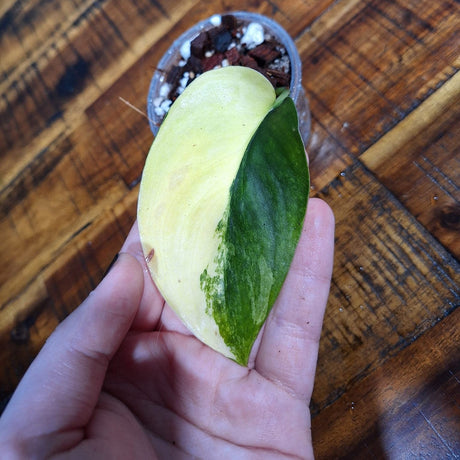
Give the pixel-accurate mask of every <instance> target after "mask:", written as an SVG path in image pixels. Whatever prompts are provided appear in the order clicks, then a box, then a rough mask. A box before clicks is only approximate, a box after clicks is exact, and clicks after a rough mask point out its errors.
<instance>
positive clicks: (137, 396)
mask: <svg viewBox="0 0 460 460" xmlns="http://www.w3.org/2000/svg"><path fill="white" fill-rule="evenodd" d="M307 230H308V231H307ZM333 234H334V224H333V215H332V213H331V211H330V209H329V208H328V207H327V205H325V203H324V202H322V201H320V200H316V199H312V200H310V203H309V209H308V212H307V218H306V222H305V226H304V231H303V233H302V236H301V240H300V243H299V246H298V248H297V251H296V254H295V257H294V260H293V263H292V265H291V269H290V272H289V274H288V276H287V278H286V281H285V283H284V286H283V288H282V290H281V293H280V295H279V297H278V299H277V301H276V303H275V305H274V307H273V310H272V312H271V313H270V315H269V318H268V320H267V322H266V324H265V326H264V329H263V331H262V333H261V334H260V335H259V338H258V340H257V341H256V344H255V346H254V349H253V353H252V356H251V358H250V363H249V364H250V365H249V367H248V368H246V367H242V366H239V365H238V364H236V363H234V362H233V361H231V360H229V359H227V358H224V357H223V356H221V355H220V354H218V353H216V352H214V351H213V350H211V349H210V348H208V347H207V346H205V345H203V344H202V343H201V342H200V341H198V340H197V339H196V338H195V337H193V336H191V335H190V333H189V331H188V330H187V329H186V328H185V326H184V325H183V324H182V323H181V322H180V321H179V319H178V318H177V317H176V316H175V314H174V313H173V312H172V310H171V309H170V308H169V307H168V306H167V305H165V302H164V300H163V299H162V297H161V296H160V294H159V292H158V291H157V290H156V288H155V286H154V284H153V283H152V282H151V279H150V275H149V273H148V270H147V267H146V265H145V261H144V258H143V254H142V250H141V247H140V242H139V235H138V232H137V226H136V225H135V226H134V227H133V230H132V231H131V233H130V235H129V236H128V238H127V240H126V242H125V244H124V246H123V248H122V251H121V254H122V255H121V257H120V258H119V261H118V262H117V263H116V264H115V267H113V268H112V270H111V271H110V273H109V275H108V276H107V277H106V278H105V279H104V280H103V281H102V283H101V284H100V285H99V286H98V288H97V289H96V290H95V291H94V292H93V293H92V294H91V295H90V296H89V297H88V299H87V300H86V301H85V302H84V303H83V304H82V305H81V306H80V307H79V308H78V309H77V310H76V311H75V312H74V313H73V314H72V315H70V317H69V318H67V319H66V320H65V321H64V322H63V323H61V325H60V326H59V327H58V328H57V330H56V331H55V332H54V333H53V334H52V336H51V337H50V338H49V339H48V341H47V343H46V345H45V346H44V347H43V349H42V351H41V352H40V354H39V356H38V357H37V359H36V360H35V361H34V362H33V363H32V365H31V366H30V368H29V370H28V371H27V373H26V375H25V376H24V378H23V380H22V381H21V383H20V385H19V386H18V388H17V390H16V392H15V394H14V395H13V398H12V399H11V401H10V403H9V405H8V406H7V408H6V409H5V411H4V413H3V414H2V417H1V418H0V454H3V453H5V454H6V455H5V457H6V458H10V457H11V458H17V457H19V458H23V457H28V456H33V457H34V458H48V457H50V456H55V457H64V458H68V457H71V458H155V457H156V456H158V457H159V458H172V459H176V458H224V459H225V458H232V459H233V458H263V459H266V458H277V459H278V458H313V450H312V445H311V435H310V416H309V411H308V404H309V401H310V398H311V393H312V387H313V379H314V374H315V366H316V359H317V353H318V343H319V337H320V333H321V326H322V319H323V314H324V308H325V305H326V301H327V297H328V293H329V282H330V277H331V271H332V257H333Z"/></svg>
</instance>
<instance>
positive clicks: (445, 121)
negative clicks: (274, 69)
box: [0, 0, 460, 459]
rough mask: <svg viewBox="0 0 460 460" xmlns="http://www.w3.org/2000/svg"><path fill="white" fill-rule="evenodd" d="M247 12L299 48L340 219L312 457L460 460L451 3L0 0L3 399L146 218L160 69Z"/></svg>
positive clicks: (315, 134) (317, 175)
mask: <svg viewBox="0 0 460 460" xmlns="http://www.w3.org/2000/svg"><path fill="white" fill-rule="evenodd" d="M240 9H246V10H248V11H255V12H259V13H263V14H265V15H267V16H270V17H273V18H274V19H276V20H277V21H278V22H279V23H280V24H281V25H282V26H284V27H285V28H286V29H287V30H288V31H289V33H290V34H291V35H292V37H293V38H294V39H295V42H296V45H297V47H298V49H299V53H300V55H301V59H302V62H303V84H304V87H305V90H306V93H307V96H308V98H309V101H310V105H311V112H312V134H311V139H310V143H309V146H308V151H309V155H310V159H311V176H312V194H313V195H316V196H319V197H321V198H323V199H324V200H326V201H327V202H328V203H329V204H330V206H331V207H332V208H333V210H334V212H335V216H336V223H337V228H336V253H335V267H334V275H333V281H332V289H331V294H330V299H329V303H328V307H327V312H326V317H325V323H324V329H323V334H322V339H321V347H320V355H319V362H318V370H317V379H316V385H315V390H314V395H313V399H312V403H311V409H312V413H313V427H312V429H313V439H314V449H315V452H316V456H317V458H319V459H330V458H353V459H356V458H397V459H399V458H436V459H447V458H459V455H460V435H459V433H460V403H459V401H460V386H459V379H460V311H458V310H457V306H458V304H459V257H460V232H459V230H460V192H459V182H460V180H459V179H460V164H459V162H460V160H459V159H460V156H459V137H460V117H459V115H460V73H459V72H458V68H459V64H460V59H459V50H460V38H459V29H460V4H459V2H458V1H456V0H443V1H431V0H363V1H358V0H316V1H313V0H289V1H288V0H266V1H264V0H260V1H259V0H248V1H246V2H244V1H238V0H225V1H223V0H221V1H217V0H201V1H199V0H181V1H169V0H153V1H148V0H136V1H125V2H122V1H120V0H101V1H93V0H29V1H28V2H25V1H21V0H3V1H2V3H1V5H0V18H1V19H0V71H1V76H2V78H1V81H0V86H1V91H0V92H1V99H0V117H1V119H0V128H1V129H0V151H1V162H0V190H1V192H0V193H1V195H0V209H1V210H0V235H1V237H0V254H1V265H0V266H1V268H0V362H1V366H0V391H1V395H0V396H1V399H2V400H3V403H5V402H6V401H7V399H8V396H9V395H10V394H11V392H12V391H13V390H14V388H15V386H16V384H17V382H18V380H19V379H20V377H21V376H22V374H23V373H24V371H25V370H26V368H27V366H28V365H29V363H30V361H31V360H32V359H33V357H34V356H35V354H36V353H37V351H38V350H39V349H40V347H41V346H42V344H43V342H44V341H45V340H46V338H47V336H48V335H49V334H50V333H51V331H52V330H53V329H54V328H55V327H56V325H57V324H58V323H59V321H61V320H62V319H63V318H64V317H65V316H66V315H67V314H68V313H69V312H70V311H72V310H73V309H74V308H75V307H76V306H77V305H79V303H80V302H81V301H82V300H83V299H84V298H85V297H86V296H87V294H88V293H89V292H90V291H91V290H92V289H93V288H94V287H95V286H96V285H97V283H98V282H99V281H100V279H101V277H102V276H103V274H104V272H105V270H106V268H107V266H108V265H109V263H110V262H111V260H112V258H113V257H114V255H115V254H116V253H117V251H118V250H119V248H120V246H121V244H122V242H123V240H124V238H125V236H126V234H127V232H128V230H129V228H130V227H131V225H132V223H133V221H134V219H135V215H136V201H137V196H138V190H139V180H140V176H141V171H142V168H143V164H144V160H145V157H146V153H147V151H148V149H149V146H150V144H151V142H152V139H153V136H152V134H151V131H150V129H149V125H148V120H147V118H146V116H145V115H144V114H145V112H146V95H147V90H148V87H149V83H150V79H151V77H152V73H153V71H154V69H155V66H156V64H157V62H158V60H159V59H160V57H161V56H162V54H163V53H164V52H165V51H166V49H167V48H168V47H169V45H170V44H171V42H172V40H173V39H174V38H176V37H177V36H178V35H179V34H180V33H182V32H183V31H185V30H186V29H188V28H189V27H191V26H192V25H193V24H194V23H195V22H197V21H198V20H201V19H204V18H206V17H208V16H210V15H212V14H214V13H221V12H225V11H232V10H240Z"/></svg>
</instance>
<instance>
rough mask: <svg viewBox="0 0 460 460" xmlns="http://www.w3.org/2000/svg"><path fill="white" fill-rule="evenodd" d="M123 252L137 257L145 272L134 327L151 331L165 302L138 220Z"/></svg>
mask: <svg viewBox="0 0 460 460" xmlns="http://www.w3.org/2000/svg"><path fill="white" fill-rule="evenodd" d="M121 252H127V253H128V254H131V255H132V256H133V257H135V258H136V259H137V261H138V262H139V264H140V265H141V267H142V269H143V272H144V292H143V294H142V299H141V303H140V306H139V310H138V312H137V314H136V317H135V318H134V321H133V325H132V328H133V329H135V330H139V331H151V330H153V329H155V328H156V327H157V325H158V321H159V319H160V316H161V313H162V310H163V307H164V303H165V302H164V300H163V297H162V296H161V294H160V292H159V291H158V289H157V287H156V286H155V283H154V282H153V280H152V277H151V276H150V272H149V269H148V267H147V263H146V261H145V256H144V253H143V251H142V246H141V240H140V236H139V229H138V226H137V221H136V222H135V223H134V225H133V226H132V228H131V231H130V232H129V234H128V237H127V238H126V241H125V243H124V244H123V247H122V249H121Z"/></svg>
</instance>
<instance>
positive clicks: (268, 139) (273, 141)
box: [201, 98, 309, 364]
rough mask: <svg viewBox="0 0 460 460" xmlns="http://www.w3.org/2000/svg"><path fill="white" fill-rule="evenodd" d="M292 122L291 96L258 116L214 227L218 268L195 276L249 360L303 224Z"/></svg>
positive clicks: (304, 171)
mask: <svg viewBox="0 0 460 460" xmlns="http://www.w3.org/2000/svg"><path fill="white" fill-rule="evenodd" d="M297 126H298V120H297V112H296V109H295V106H294V103H293V101H292V99H291V98H286V99H284V101H282V102H281V104H279V105H276V104H275V107H274V109H273V110H272V111H270V112H269V113H268V114H267V116H266V117H265V119H264V120H263V121H262V123H261V125H260V126H259V128H258V129H257V131H256V133H255V134H254V136H253V138H252V139H251V141H250V143H249V145H248V147H247V149H246V152H245V154H244V156H243V160H242V162H241V166H240V168H239V171H238V173H237V176H236V178H235V180H234V182H233V184H232V187H231V190H230V203H229V208H228V211H227V212H226V215H225V216H224V218H223V221H222V222H221V223H220V224H219V226H218V228H217V229H216V231H217V232H218V234H219V236H220V237H221V244H220V247H219V254H218V256H217V259H216V262H217V269H216V272H215V274H214V275H213V276H210V275H209V274H208V273H207V271H206V270H205V271H204V272H203V274H202V276H201V288H202V289H203V290H204V292H205V294H206V297H207V306H208V312H209V313H212V315H213V317H214V319H215V321H216V323H217V325H218V327H219V332H220V335H221V336H222V338H223V339H224V341H225V343H226V344H227V346H228V347H229V348H230V349H231V351H232V352H233V353H234V355H235V357H236V360H237V362H239V363H240V364H247V362H248V359H249V353H250V351H251V348H252V345H253V343H254V341H255V339H256V337H257V334H258V332H259V330H260V328H261V327H262V325H263V323H264V321H265V319H266V318H267V315H268V313H269V312H270V309H271V307H272V306H273V303H274V302H275V300H276V298H277V296H278V293H279V291H280V289H281V286H282V284H283V282H284V279H285V277H286V275H287V272H288V270H289V266H290V264H291V261H292V258H293V255H294V251H295V248H296V246H297V243H298V240H299V237H300V232H301V230H302V225H303V220H304V217H305V210H306V206H307V200H308V193H309V173H308V167H307V162H306V156H305V150H304V146H303V143H302V140H301V138H300V135H299V132H298V129H297ZM225 221H226V222H225Z"/></svg>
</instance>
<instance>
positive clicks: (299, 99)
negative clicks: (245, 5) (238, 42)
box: [147, 11, 311, 145]
mask: <svg viewBox="0 0 460 460" xmlns="http://www.w3.org/2000/svg"><path fill="white" fill-rule="evenodd" d="M227 14H228V15H231V16H234V17H235V18H236V19H237V21H238V22H240V23H242V24H244V26H248V25H249V24H251V23H256V24H260V25H261V26H262V28H263V32H264V34H265V35H266V36H267V35H268V36H270V37H272V38H274V39H275V40H276V41H278V42H279V43H280V44H282V45H283V47H284V48H285V49H286V52H287V55H288V57H289V61H290V73H291V79H290V84H289V89H290V96H291V98H292V99H293V100H294V103H295V106H296V109H297V114H298V118H299V131H300V134H301V136H302V139H303V142H304V144H305V145H307V143H308V140H309V136H310V125H311V120H310V110H309V105H308V100H307V98H306V96H305V92H304V89H303V87H302V63H301V61H300V56H299V53H298V51H297V48H296V46H295V44H294V41H293V40H292V38H291V37H290V35H289V34H288V33H287V32H286V30H285V29H283V28H282V27H281V26H280V25H279V24H278V23H277V22H275V21H273V20H272V19H270V18H268V17H266V16H263V15H260V14H257V13H249V12H244V11H236V12H230V13H226V15H227ZM216 18H219V16H217V15H216V16H211V17H210V18H208V19H205V20H204V21H201V22H199V23H197V24H196V25H195V26H194V27H192V28H191V29H189V30H188V31H186V32H185V33H184V34H182V35H181V36H180V37H179V38H178V39H176V40H175V41H174V42H173V44H172V45H171V47H170V48H169V49H168V51H167V52H166V53H165V54H164V56H163V57H162V58H161V60H160V62H159V63H158V66H157V70H156V71H155V73H154V75H153V78H152V81H151V83H150V88H149V93H148V97H147V113H148V117H149V120H150V127H151V130H152V132H153V134H154V135H155V136H156V134H157V133H158V130H159V127H160V125H161V122H162V121H163V119H164V116H165V113H163V111H162V110H159V109H158V100H159V98H160V97H161V96H162V92H164V87H165V82H166V79H167V75H168V72H170V71H171V70H172V69H173V68H174V67H175V66H177V65H178V64H179V63H180V61H181V60H182V59H183V58H182V55H181V48H182V47H183V45H184V43H187V42H188V43H189V42H191V41H192V40H193V39H194V38H195V37H197V36H198V35H199V34H200V33H201V32H202V31H204V30H209V29H212V28H214V27H215V26H216Z"/></svg>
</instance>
